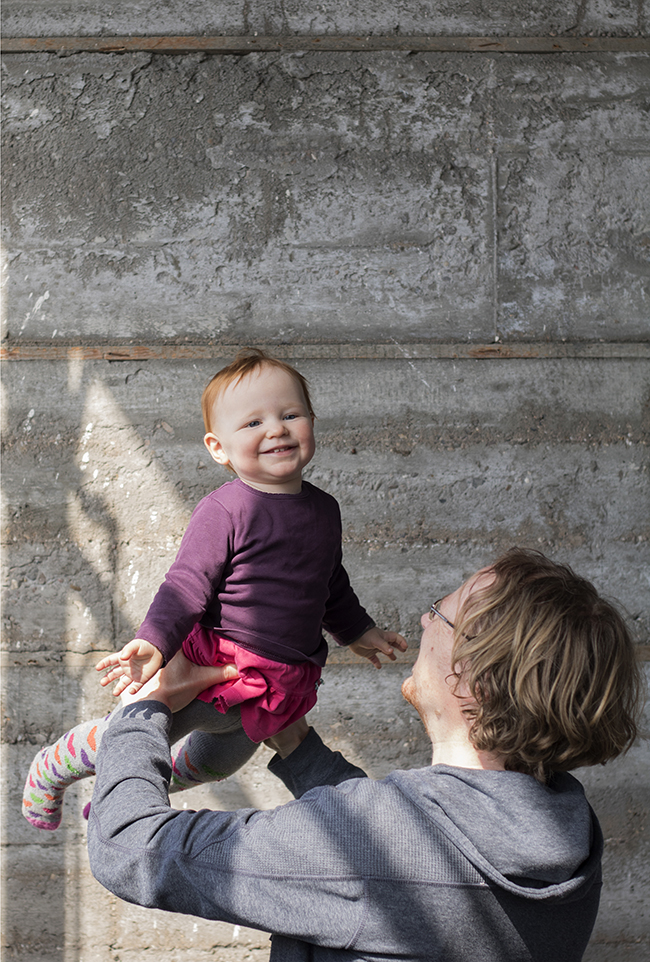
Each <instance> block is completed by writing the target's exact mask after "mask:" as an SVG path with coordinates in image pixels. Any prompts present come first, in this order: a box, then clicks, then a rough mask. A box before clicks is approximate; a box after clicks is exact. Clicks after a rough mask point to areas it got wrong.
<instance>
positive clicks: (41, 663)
mask: <svg viewBox="0 0 650 962" xmlns="http://www.w3.org/2000/svg"><path fill="white" fill-rule="evenodd" d="M112 651H113V649H112V648H111V649H109V648H101V649H100V648H98V649H97V650H96V651H87V652H83V653H79V652H74V651H56V652H52V651H31V652H26V651H25V652H17V651H3V652H0V668H2V670H3V671H6V670H7V669H9V668H50V669H59V668H61V669H72V668H80V669H83V670H87V669H91V668H93V667H94V666H95V663H96V662H97V661H98V660H99V659H100V658H103V657H104V656H106V655H108V654H111V653H112ZM419 652H420V649H419V647H418V648H416V647H414V646H411V647H409V648H408V649H407V650H406V651H400V652H396V655H397V658H396V660H395V661H388V660H386V661H384V662H382V664H383V666H384V667H385V668H388V667H390V666H391V665H395V666H396V667H399V666H400V665H412V664H413V663H414V662H415V660H416V659H417V656H418V654H419ZM635 653H636V657H637V661H639V662H646V661H648V662H650V645H645V644H641V645H635ZM327 666H328V667H330V666H331V667H334V666H336V667H340V666H344V667H346V668H364V669H366V668H368V664H367V663H366V662H365V661H363V660H362V659H361V658H360V657H359V656H358V655H355V654H354V653H353V652H351V651H347V650H346V649H330V653H329V656H328V659H327ZM375 670H376V669H375Z"/></svg>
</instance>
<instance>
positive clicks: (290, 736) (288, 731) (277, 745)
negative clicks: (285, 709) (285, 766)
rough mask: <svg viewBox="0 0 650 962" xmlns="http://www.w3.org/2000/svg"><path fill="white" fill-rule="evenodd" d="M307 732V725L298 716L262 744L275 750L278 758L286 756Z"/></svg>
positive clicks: (302, 739)
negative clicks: (296, 719)
mask: <svg viewBox="0 0 650 962" xmlns="http://www.w3.org/2000/svg"><path fill="white" fill-rule="evenodd" d="M308 734H309V725H308V724H307V720H306V719H305V718H299V719H298V721H295V722H294V723H293V724H292V725H289V727H288V728H285V729H284V731H282V732H278V733H277V735H273V737H272V738H267V739H266V740H265V742H264V744H265V745H266V746H267V747H268V748H272V749H273V751H274V752H277V753H278V755H279V756H280V758H286V757H287V755H290V754H291V752H292V751H294V750H295V749H296V748H297V747H298V745H300V743H301V742H302V741H304V739H305V738H306V737H307V735H308Z"/></svg>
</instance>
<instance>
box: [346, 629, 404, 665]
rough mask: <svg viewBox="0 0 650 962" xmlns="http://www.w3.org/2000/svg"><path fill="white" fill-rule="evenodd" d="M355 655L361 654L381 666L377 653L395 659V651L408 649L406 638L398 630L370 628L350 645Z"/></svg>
mask: <svg viewBox="0 0 650 962" xmlns="http://www.w3.org/2000/svg"><path fill="white" fill-rule="evenodd" d="M348 648H350V649H351V650H352V651H353V652H354V653H355V655H361V656H362V657H363V658H367V659H368V661H370V662H372V664H373V665H374V666H375V668H381V662H380V660H379V658H378V657H377V654H379V653H381V654H382V655H386V657H387V658H390V660H391V661H395V651H394V649H395V648H397V649H399V651H406V648H407V644H406V640H405V639H404V638H402V636H401V635H398V634H397V632H396V631H384V630H383V629H382V628H376V627H375V628H369V629H368V631H365V632H364V633H363V634H362V635H361V637H360V638H357V640H356V641H353V642H352V644H351V645H348Z"/></svg>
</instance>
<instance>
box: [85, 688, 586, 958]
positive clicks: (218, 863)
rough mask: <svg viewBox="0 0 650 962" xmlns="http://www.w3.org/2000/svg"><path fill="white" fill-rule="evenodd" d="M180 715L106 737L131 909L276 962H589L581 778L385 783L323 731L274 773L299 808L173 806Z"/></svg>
mask: <svg viewBox="0 0 650 962" xmlns="http://www.w3.org/2000/svg"><path fill="white" fill-rule="evenodd" d="M170 717H171V716H170V713H169V712H168V711H167V709H166V708H165V707H164V706H162V705H161V704H160V703H158V702H152V701H143V702H139V703H137V704H135V705H131V706H129V707H128V708H125V709H123V710H122V711H121V712H119V713H117V714H116V715H115V716H114V718H113V720H112V722H111V724H110V726H109V728H108V730H107V731H106V733H105V735H104V736H103V739H102V744H101V750H100V753H99V759H98V766H97V779H96V784H95V792H94V795H93V802H92V809H91V815H90V821H89V826H88V846H89V854H90V864H91V868H92V871H93V874H94V875H95V877H96V878H97V879H98V880H99V881H100V882H101V883H102V885H104V886H105V887H106V888H108V889H110V891H112V892H114V893H115V894H116V895H119V896H120V897H121V898H123V899H126V900H127V901H129V902H135V903H137V904H138V905H144V906H149V907H152V908H159V909H165V910H167V911H171V912H183V913H187V914H189V915H196V916H201V917H202V918H206V919H220V920H223V921H226V922H232V923H234V924H240V925H248V926H252V927H255V928H259V929H262V930H265V931H270V932H272V933H274V935H273V942H272V945H273V948H272V951H271V960H272V962H307V960H309V962H388V960H397V959H399V960H402V962H411V960H413V962H415V960H427V962H515V960H516V962H532V960H535V962H578V960H579V959H581V958H582V955H583V952H584V950H585V948H586V945H587V942H588V940H589V936H590V933H591V931H592V928H593V925H594V921H595V918H596V913H597V910H598V900H599V895H600V884H601V874H600V863H601V854H602V835H601V832H600V828H599V826H598V822H597V820H596V817H595V815H594V814H593V812H592V810H591V808H590V807H589V804H588V803H587V801H586V799H585V796H584V793H583V790H582V786H581V785H580V783H579V782H578V781H577V780H576V779H574V778H573V777H572V776H571V775H568V774H562V775H557V776H555V777H554V778H553V780H552V781H551V783H550V784H549V785H542V784H540V783H539V782H537V781H536V780H535V779H534V778H532V777H531V776H529V775H522V774H519V773H517V772H497V771H479V770H474V769H463V768H454V767H451V766H445V765H435V766H432V767H428V768H423V769H416V770H413V771H396V772H393V773H392V774H391V775H389V776H388V778H385V779H383V781H373V780H371V779H369V778H366V777H365V776H364V773H363V772H362V771H361V769H358V768H356V767H355V766H353V765H351V764H350V763H348V762H347V761H346V760H345V759H344V758H343V757H342V756H341V755H340V754H339V753H338V752H331V751H330V750H329V749H328V748H326V747H325V745H324V744H323V743H322V742H321V740H320V738H319V737H318V735H317V734H316V733H315V732H314V731H313V730H312V731H310V733H309V736H308V737H307V738H306V739H305V741H304V742H303V743H302V745H300V747H299V748H298V749H296V751H294V752H293V753H292V754H291V755H290V756H289V757H288V758H286V759H284V760H282V759H280V758H279V757H278V756H275V758H274V759H273V760H272V761H271V763H270V765H269V768H270V770H271V771H272V772H274V773H275V774H276V775H278V776H279V777H280V778H281V779H282V780H283V781H284V783H285V784H286V785H287V787H288V788H289V789H290V791H291V792H292V793H293V794H294V795H295V796H296V797H297V800H296V801H293V802H289V803H288V804H286V805H281V806H280V807H279V808H276V809H273V810H271V811H256V810H254V809H240V810H239V811H236V812H213V811H208V810H203V811H199V812H193V811H176V810H173V809H170V807H169V800H168V795H167V787H168V784H169V778H170V775H171V766H170V753H169V746H168V742H167V733H168V730H169V724H170Z"/></svg>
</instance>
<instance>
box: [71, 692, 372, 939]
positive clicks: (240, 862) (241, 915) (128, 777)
mask: <svg viewBox="0 0 650 962" xmlns="http://www.w3.org/2000/svg"><path fill="white" fill-rule="evenodd" d="M170 723H171V714H170V713H169V711H168V710H167V709H166V708H165V706H163V705H161V704H160V703H158V702H153V701H141V702H137V703H135V704H133V705H130V706H128V707H126V708H124V709H122V710H121V712H118V713H117V714H116V715H115V716H114V718H113V720H112V721H111V724H110V725H109V727H108V729H107V731H106V732H105V734H104V736H103V738H102V744H101V749H100V753H99V757H98V764H97V778H96V783H95V790H94V794H93V800H92V808H91V812H90V819H89V823H88V852H89V858H90V866H91V870H92V872H93V875H94V876H95V878H97V880H98V881H99V882H100V883H101V884H102V885H104V886H105V888H107V889H109V891H111V892H113V893H114V894H115V895H118V896H119V897H120V898H122V899H124V900H126V901H128V902H134V903H136V904H138V905H143V906H147V907H151V908H159V909H164V910H166V911H171V912H181V913H185V914H190V915H197V916H200V917H202V918H206V919H215V920H216V919H219V920H222V921H227V922H232V923H234V924H242V925H249V926H253V927H257V928H260V929H262V930H266V931H273V932H276V933H279V934H284V935H286V936H289V937H292V938H299V939H304V940H306V941H308V942H316V943H320V944H326V945H331V946H335V947H342V946H344V945H346V944H348V943H349V941H350V940H351V939H352V938H353V937H354V933H355V932H356V931H357V929H358V926H359V924H360V919H361V916H362V913H363V882H362V880H360V879H359V877H358V875H357V874H356V873H351V872H350V870H349V867H348V865H347V860H346V858H345V856H344V853H341V852H340V851H339V846H340V840H339V839H338V838H337V837H336V834H335V833H333V832H329V831H327V832H325V833H324V834H323V831H322V828H321V827H320V826H321V825H322V824H323V815H324V811H325V809H324V808H323V805H322V802H321V800H320V799H319V797H318V793H319V792H320V791H325V792H332V791H333V792H338V791H339V790H338V789H333V788H328V787H326V788H324V789H316V790H315V791H312V792H311V793H310V794H309V796H308V797H309V799H310V800H309V801H303V800H299V801H293V802H289V803H288V804H286V805H282V806H280V807H279V808H277V809H275V810H272V811H256V810H254V809H240V810H239V811H235V812H220V811H208V810H202V811H199V812H193V811H188V810H183V811H178V810H174V809H171V808H170V807H169V799H168V794H167V789H168V783H169V778H170V775H171V765H170V752H169V746H168V740H167V739H168V732H169V727H170ZM310 741H311V746H310V745H306V746H305V743H303V745H302V746H301V749H302V751H301V757H299V758H298V759H297V760H294V762H293V763H291V764H288V763H287V760H286V759H285V760H284V761H283V762H282V764H279V762H276V764H275V766H273V767H275V768H278V769H281V770H282V774H283V778H284V780H285V782H286V783H287V784H289V785H290V787H293V788H294V789H295V790H296V791H298V792H301V791H304V790H306V788H307V786H308V784H310V783H317V782H318V781H319V780H320V779H321V778H325V779H327V780H329V781H330V782H332V783H336V782H337V781H339V780H340V779H343V778H348V779H349V778H350V776H351V775H355V776H357V777H354V778H352V780H351V781H347V782H345V783H344V784H343V785H342V786H341V787H342V795H341V798H345V797H346V796H347V793H348V791H349V790H352V791H354V786H355V785H357V784H360V783H361V782H366V781H367V780H366V779H359V777H358V776H360V775H362V774H363V773H362V772H361V770H360V769H357V768H355V767H354V766H352V765H349V764H348V763H347V762H346V761H345V759H343V757H342V756H340V755H338V753H334V752H330V751H329V749H327V748H326V747H325V746H324V745H323V744H322V742H321V741H320V739H319V738H318V736H317V735H316V734H315V733H314V734H313V735H312V736H311V739H310ZM310 752H313V756H314V764H313V766H310V764H309V760H308V758H309V755H310ZM280 761H281V760H280ZM310 768H313V770H312V771H310ZM345 804H348V803H347V802H346V803H345ZM325 808H327V804H326V806H325ZM340 814H341V813H340V811H339V812H338V814H337V813H335V812H332V813H331V816H333V817H334V818H336V819H337V820H338V818H339V817H340ZM325 821H327V822H329V821H330V815H327V816H326V818H325ZM310 826H313V828H310ZM319 833H320V834H319ZM306 879H309V884H305V880H306ZM334 880H336V881H334Z"/></svg>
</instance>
